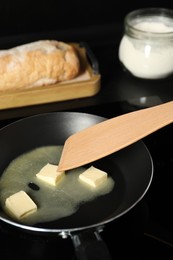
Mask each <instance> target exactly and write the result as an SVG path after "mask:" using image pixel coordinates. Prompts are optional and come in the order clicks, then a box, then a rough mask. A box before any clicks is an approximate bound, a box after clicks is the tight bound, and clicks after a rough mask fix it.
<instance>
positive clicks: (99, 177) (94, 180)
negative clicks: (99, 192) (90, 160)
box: [79, 166, 108, 187]
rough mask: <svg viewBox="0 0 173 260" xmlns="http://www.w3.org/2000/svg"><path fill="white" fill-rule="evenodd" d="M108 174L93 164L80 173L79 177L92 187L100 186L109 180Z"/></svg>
mask: <svg viewBox="0 0 173 260" xmlns="http://www.w3.org/2000/svg"><path fill="white" fill-rule="evenodd" d="M107 177H108V174H107V173H106V172H104V171H102V170H99V169H97V168H95V167H94V166H91V167H90V168H88V169H87V170H86V171H84V172H83V173H81V174H80V175H79V179H80V180H82V181H83V182H85V183H87V184H89V185H90V186H92V187H98V186H99V185H100V184H102V183H103V182H104V181H106V180H107Z"/></svg>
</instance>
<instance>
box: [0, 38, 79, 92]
mask: <svg viewBox="0 0 173 260" xmlns="http://www.w3.org/2000/svg"><path fill="white" fill-rule="evenodd" d="M79 70H80V61H79V58H78V55H77V53H76V51H75V49H74V47H73V46H72V45H71V44H67V43H64V42H60V41H56V40H40V41H35V42H31V43H27V44H24V45H20V46H17V47H14V48H11V49H8V50H0V91H6V90H17V89H26V88H33V87H37V86H44V85H50V84H54V83H57V82H61V81H65V80H70V79H73V78H75V77H76V76H77V75H78V74H79Z"/></svg>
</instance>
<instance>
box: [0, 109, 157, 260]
mask: <svg viewBox="0 0 173 260" xmlns="http://www.w3.org/2000/svg"><path fill="white" fill-rule="evenodd" d="M103 120H105V118H102V117H99V116H95V115H90V114H84V113H74V112H56V113H48V114H42V115H37V116H32V117H28V118H25V119H22V120H19V121H17V122H15V123H12V124H10V125H8V126H6V127H4V128H2V129H1V130H0V148H1V158H0V174H2V172H3V170H4V169H5V168H6V167H7V166H8V164H9V162H10V161H11V160H12V159H14V158H15V157H17V156H19V155H21V154H23V153H25V152H27V151H29V150H31V149H33V148H36V147H39V146H44V145H63V144H64V141H65V140H66V139H67V137H68V136H70V135H71V134H73V133H75V132H77V131H79V130H82V129H84V128H86V127H89V126H91V125H93V124H97V123H99V122H101V121H103ZM115 138H116V136H115ZM92 165H94V166H95V167H98V168H101V169H103V170H105V171H107V172H108V174H110V175H111V177H112V178H113V179H114V180H115V183H116V185H115V186H114V189H113V190H112V191H111V192H110V193H109V194H107V195H104V196H100V197H98V198H97V199H95V200H93V201H91V202H88V203H85V204H84V205H82V206H81V207H80V208H79V210H78V211H77V212H76V213H74V214H73V215H71V216H69V217H65V218H62V219H59V220H57V221H53V222H49V223H38V224H37V225H35V226H27V225H24V224H20V223H17V222H15V221H14V220H12V219H9V217H7V216H6V215H5V214H4V212H3V211H2V209H1V210H0V220H1V221H3V222H6V223H8V224H10V225H13V226H14V227H17V228H21V229H24V230H26V231H31V232H41V233H44V234H45V233H51V234H57V233H58V235H61V236H62V237H66V236H71V237H72V240H73V243H74V246H75V249H76V252H77V257H78V259H104V260H106V259H107V258H109V252H106V251H104V252H103V249H105V244H103V241H102V240H101V237H100V235H99V230H100V229H101V228H102V227H103V226H104V225H105V224H106V223H108V222H110V221H113V220H115V219H117V218H119V217H120V216H122V215H123V214H125V213H126V212H128V211H129V210H130V209H132V208H133V207H134V206H135V205H136V204H137V203H138V202H139V201H140V200H141V199H142V198H143V197H144V195H145V194H146V192H147V190H148V188H149V186H150V184H151V181H152V177H153V162H152V158H151V156H150V153H149V151H148V150H147V148H146V147H145V145H144V143H143V142H142V141H138V142H136V143H135V144H133V145H131V146H129V147H127V148H125V149H123V150H121V151H119V152H117V153H115V154H112V155H110V156H108V157H105V158H103V159H101V160H98V161H96V162H94V163H93V164H92ZM88 232H89V233H90V232H91V234H93V235H92V240H96V242H97V246H96V243H95V241H94V245H95V247H94V249H93V248H92V247H91V248H92V250H91V251H92V256H90V253H91V252H89V253H86V251H85V254H84V255H82V256H81V250H80V246H81V244H82V250H83V249H84V248H85V246H84V245H83V244H84V242H83V241H85V239H84V236H83V235H82V234H85V236H86V234H87V236H88ZM89 237H90V235H89ZM93 237H94V239H93ZM87 243H88V242H87ZM99 243H100V246H99V250H97V253H95V251H94V250H95V249H96V247H98V245H99ZM83 246H84V247H83ZM87 247H88V246H87ZM98 252H100V256H98ZM105 252H106V253H105ZM87 254H88V255H89V257H88V258H86V257H87V256H86V255H87ZM96 255H97V257H98V258H96ZM92 257H93V258H92Z"/></svg>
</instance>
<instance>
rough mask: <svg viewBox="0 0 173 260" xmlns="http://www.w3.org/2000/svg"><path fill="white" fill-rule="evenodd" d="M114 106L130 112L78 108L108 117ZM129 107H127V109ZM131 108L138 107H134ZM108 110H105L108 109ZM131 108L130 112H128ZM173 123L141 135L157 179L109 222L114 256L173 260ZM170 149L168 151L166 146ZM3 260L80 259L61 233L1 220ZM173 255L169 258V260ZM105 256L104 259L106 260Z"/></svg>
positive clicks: (108, 237) (105, 236)
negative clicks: (29, 229)
mask: <svg viewBox="0 0 173 260" xmlns="http://www.w3.org/2000/svg"><path fill="white" fill-rule="evenodd" d="M112 106H114V108H115V111H116V114H117V115H118V114H121V113H124V112H125V111H124V109H126V111H127V104H123V103H119V104H117V103H116V104H110V105H109V106H108V107H107V109H106V110H105V109H104V106H98V107H95V106H93V107H90V109H88V108H87V109H84V108H83V109H80V111H82V112H88V113H92V114H97V115H101V116H105V117H107V118H110V117H112V116H115V113H114V115H113V114H112V112H110V111H113V110H112ZM129 108H130V107H129V106H128V109H129ZM130 109H131V110H132V109H134V107H131V108H130ZM106 111H107V112H106ZM127 112H129V111H127ZM172 132H173V126H172V125H169V126H167V127H165V128H163V129H161V130H159V131H157V132H156V133H153V134H151V135H150V136H148V137H146V138H144V139H143V141H144V143H145V144H146V146H147V147H148V149H149V151H150V153H151V156H152V158H153V163H154V177H153V180H152V183H151V186H150V188H149V190H148V192H147V194H146V195H145V196H144V198H143V199H142V200H141V201H140V202H139V203H138V204H137V205H136V206H135V207H134V208H133V209H132V210H130V212H128V213H126V214H125V215H123V216H122V217H120V218H118V219H116V220H114V221H113V222H110V223H109V224H106V225H105V227H104V228H103V232H101V236H102V238H103V240H104V241H105V243H106V245H107V246H108V249H109V251H110V254H111V257H112V259H116V257H117V256H118V255H121V256H122V257H123V256H124V257H125V256H126V252H128V256H130V257H133V259H146V257H148V255H151V254H152V255H153V256H155V258H156V259H165V254H166V255H167V259H172V256H173V222H172V219H173V213H172V209H171V206H172V198H173V189H172V179H173V174H172V173H173V153H172V150H171V147H173V138H172ZM168 148H169V149H168ZM0 240H1V250H0V256H1V259H6V258H8V257H9V258H10V257H16V258H18V259H20V258H22V259H30V260H32V259H42V260H44V259H48V258H49V259H50V258H51V257H54V256H55V255H56V258H57V259H60V256H61V255H63V259H73V260H75V259H76V256H75V252H74V246H73V243H72V240H71V238H69V237H68V238H66V239H63V238H62V237H60V236H59V235H58V234H56V235H54V236H51V237H50V236H48V235H44V236H41V235H39V234H37V233H27V232H25V231H22V230H20V229H16V228H13V227H11V226H10V225H8V224H6V223H1V224H0ZM169 257H170V258H169ZM105 260H106V259H105Z"/></svg>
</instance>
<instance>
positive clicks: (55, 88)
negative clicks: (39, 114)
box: [0, 43, 101, 110]
mask: <svg viewBox="0 0 173 260" xmlns="http://www.w3.org/2000/svg"><path fill="white" fill-rule="evenodd" d="M72 44H73V46H74V47H75V48H76V50H77V52H78V55H79V58H80V63H81V72H80V74H79V76H78V77H76V78H75V79H73V80H69V81H66V82H62V83H57V84H53V85H48V86H42V87H35V88H32V89H25V90H16V91H7V92H0V110H2V109H8V108H17V107H25V106H32V105H37V104H46V103H51V102H57V101H65V100H71V99H76V98H84V97H90V96H94V95H95V94H97V93H98V92H99V90H100V79H101V76H100V74H99V73H96V72H95V71H94V70H93V68H92V66H91V64H90V62H89V61H88V58H87V51H86V49H85V47H81V46H80V45H79V44H77V43H72Z"/></svg>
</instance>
